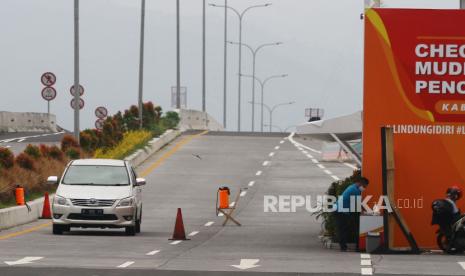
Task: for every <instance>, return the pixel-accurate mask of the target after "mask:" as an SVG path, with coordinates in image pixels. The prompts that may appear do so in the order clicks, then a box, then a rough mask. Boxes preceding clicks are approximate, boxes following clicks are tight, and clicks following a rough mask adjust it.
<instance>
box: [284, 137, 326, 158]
mask: <svg viewBox="0 0 465 276" xmlns="http://www.w3.org/2000/svg"><path fill="white" fill-rule="evenodd" d="M294 135H295V132H293V133H291V135H289V137H288V139H289V141H291V143H293V144H294V145H295V146H296V147H301V148H304V149H307V150H310V151H313V152H316V153H319V154H321V151H319V150H316V149H312V148H311V147H307V146H304V145H302V144H301V143H298V142H296V141H294Z"/></svg>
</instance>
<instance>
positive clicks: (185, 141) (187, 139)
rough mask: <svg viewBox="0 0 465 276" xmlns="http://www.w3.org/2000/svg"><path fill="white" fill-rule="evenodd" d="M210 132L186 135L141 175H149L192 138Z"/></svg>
mask: <svg viewBox="0 0 465 276" xmlns="http://www.w3.org/2000/svg"><path fill="white" fill-rule="evenodd" d="M207 133H208V130H206V131H204V132H201V133H199V134H195V135H189V136H187V137H185V138H184V139H182V140H181V141H179V143H177V144H176V145H174V147H173V148H172V149H170V150H169V151H168V152H166V153H165V154H163V156H162V157H160V158H159V159H158V160H157V161H155V162H154V163H153V164H152V165H150V167H148V168H147V169H145V170H144V171H143V172H142V173H141V176H142V177H146V176H147V175H149V174H150V173H151V172H152V171H154V170H155V169H156V168H158V167H159V166H160V165H161V164H163V162H164V161H165V160H166V159H168V158H169V157H170V156H171V155H173V154H175V153H176V152H177V151H178V150H179V149H181V148H182V146H184V145H185V144H187V143H189V142H190V141H191V140H193V139H195V138H198V137H200V136H202V135H205V134H207Z"/></svg>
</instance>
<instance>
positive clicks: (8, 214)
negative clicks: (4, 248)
mask: <svg viewBox="0 0 465 276" xmlns="http://www.w3.org/2000/svg"><path fill="white" fill-rule="evenodd" d="M28 206H29V208H28ZM43 206H44V198H39V199H36V200H33V201H29V202H28V203H27V205H22V206H15V207H10V208H5V209H0V230H4V229H8V228H12V227H15V226H19V225H22V224H26V223H30V222H33V221H36V220H38V219H39V218H40V217H41V215H42V209H43ZM1 239H2V237H1V236H0V240H1Z"/></svg>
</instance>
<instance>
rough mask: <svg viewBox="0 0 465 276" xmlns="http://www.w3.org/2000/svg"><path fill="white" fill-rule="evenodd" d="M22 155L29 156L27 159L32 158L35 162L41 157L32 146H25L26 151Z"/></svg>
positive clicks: (37, 149) (37, 148)
mask: <svg viewBox="0 0 465 276" xmlns="http://www.w3.org/2000/svg"><path fill="white" fill-rule="evenodd" d="M24 153H25V154H27V155H29V157H32V158H34V159H36V160H37V159H39V158H40V157H41V156H42V154H41V153H40V149H39V147H38V146H33V145H31V144H29V145H27V147H26V149H25V150H24Z"/></svg>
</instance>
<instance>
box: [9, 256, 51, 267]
mask: <svg viewBox="0 0 465 276" xmlns="http://www.w3.org/2000/svg"><path fill="white" fill-rule="evenodd" d="M43 258H44V257H24V258H22V259H19V260H16V261H9V262H5V264H7V265H10V266H11V265H23V264H31V263H32V262H34V261H38V260H41V259H43Z"/></svg>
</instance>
